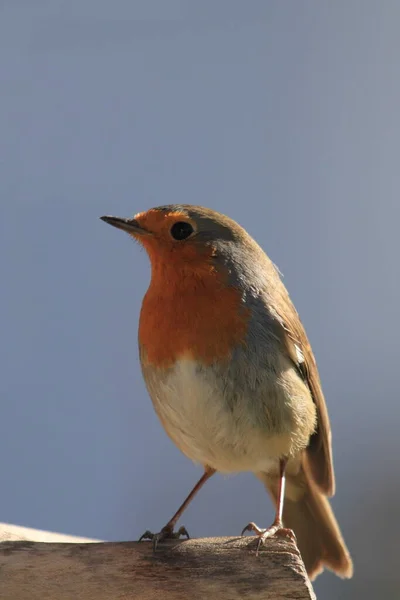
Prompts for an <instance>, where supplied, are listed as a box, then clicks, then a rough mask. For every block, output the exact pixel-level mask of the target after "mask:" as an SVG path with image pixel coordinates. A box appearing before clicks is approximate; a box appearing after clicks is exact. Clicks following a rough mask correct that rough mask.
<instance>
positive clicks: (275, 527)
mask: <svg viewBox="0 0 400 600" xmlns="http://www.w3.org/2000/svg"><path fill="white" fill-rule="evenodd" d="M286 463H287V459H286V458H281V459H280V461H279V488H278V502H277V505H276V512H275V519H274V522H273V523H272V525H271V527H268V529H260V528H259V527H257V525H256V524H255V523H249V524H248V525H246V527H245V528H244V529H243V531H242V535H243V534H244V533H245V531H254V532H255V534H256V535H257V536H258V544H257V554H258V551H259V549H260V546H261V544H264V543H265V540H266V539H267V538H269V537H271V536H273V535H282V536H286V537H290V538H291V539H292V540H294V541H296V536H295V535H294V532H293V531H292V530H291V529H286V528H285V527H284V526H283V522H282V514H283V503H284V500H285V483H286V480H285V467H286Z"/></svg>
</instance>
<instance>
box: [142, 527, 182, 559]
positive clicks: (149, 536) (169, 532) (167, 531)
mask: <svg viewBox="0 0 400 600" xmlns="http://www.w3.org/2000/svg"><path fill="white" fill-rule="evenodd" d="M181 536H185V537H186V538H187V539H189V538H190V535H189V534H188V532H187V529H186V527H179V529H178V531H174V529H173V527H170V526H168V525H166V526H165V527H163V528H162V529H161V531H160V532H159V533H152V532H151V531H149V530H147V531H145V532H144V534H143V535H141V536H140V538H139V540H138V541H139V542H141V541H142V540H151V541H152V542H153V550H154V552H155V551H156V550H157V546H158V544H159V543H160V542H163V541H164V540H179V538H180V537H181Z"/></svg>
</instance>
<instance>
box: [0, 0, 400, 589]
mask: <svg viewBox="0 0 400 600" xmlns="http://www.w3.org/2000/svg"><path fill="white" fill-rule="evenodd" d="M399 29H400V4H399V3H398V2H397V1H396V0H393V1H390V0H382V1H378V0H376V1H372V0H371V1H369V0H359V1H356V0H338V1H336V2H329V1H317V0H314V1H309V0H301V1H300V0H291V1H288V0H246V1H245V0H241V1H239V0H202V1H201V2H200V1H194V0H142V1H139V0H126V1H122V0H113V1H112V2H111V1H108V2H107V1H105V0H74V1H68V2H67V1H60V0H48V1H44V0H35V1H34V2H33V1H28V0H25V1H23V0H8V1H7V0H6V1H3V2H2V3H1V6H0V90H1V92H0V203H1V216H0V270H1V283H2V285H1V295H0V335H1V346H0V351H1V356H0V393H1V420H0V456H1V482H2V485H1V494H0V521H6V522H10V523H14V524H18V525H25V526H29V527H35V528H41V529H47V530H52V531H59V532H63V533H68V534H76V535H80V536H90V537H96V538H100V539H105V540H121V539H124V540H127V539H135V538H137V537H139V536H140V534H141V533H142V532H143V531H144V530H145V529H147V528H150V529H153V530H155V531H157V530H158V529H159V528H160V527H162V526H163V525H164V524H165V522H166V521H167V519H168V518H169V517H170V516H171V515H172V513H173V512H174V511H175V509H176V508H177V506H178V505H179V504H180V502H181V501H182V499H183V497H184V496H185V495H186V493H187V492H188V491H189V489H190V488H191V487H192V485H193V484H194V482H195V481H196V480H197V478H198V477H199V476H200V474H201V470H200V469H199V467H196V466H194V465H193V464H191V462H190V461H189V460H187V459H186V458H185V457H184V456H182V455H181V454H180V453H179V451H178V450H177V449H176V448H175V447H174V446H173V444H172V442H170V440H169V439H168V438H167V436H166V434H165V433H164V432H163V430H162V428H161V425H160V424H159V422H158V420H157V418H156V416H155V414H154V413H153V409H152V405H151V402H150V400H149V398H148V397H147V394H146V392H145V389H144V385H143V382H142V379H141V374H140V369H139V362H138V352H137V345H136V336H137V321H138V313H139V309H140V304H141V299H142V296H143V294H144V292H145V290H146V286H147V284H148V280H149V265H148V261H147V257H146V255H145V253H144V252H142V251H140V250H139V248H138V246H137V245H134V244H132V243H131V242H130V241H129V238H128V236H126V235H123V234H122V233H121V232H118V231H117V230H113V229H112V228H111V227H109V226H107V225H105V224H104V223H102V222H101V221H100V220H99V218H98V217H99V216H100V215H102V214H114V215H119V216H130V215H132V214H133V213H135V212H138V211H140V210H144V209H146V208H150V207H151V206H154V205H159V204H165V203H173V202H185V203H192V204H203V205H206V206H210V207H212V208H214V209H216V210H219V211H221V212H225V213H227V214H229V215H230V216H231V217H233V218H235V219H236V220H237V221H239V222H240V223H241V224H242V225H243V226H244V227H245V228H247V229H248V231H249V232H250V233H251V234H252V235H253V236H254V237H255V238H256V239H257V241H258V242H259V243H260V244H261V245H262V246H263V247H264V248H265V250H266V251H267V252H268V253H269V255H270V256H271V258H272V259H273V260H274V262H275V263H277V264H278V266H279V268H280V270H281V271H282V272H283V274H284V281H285V283H286V285H287V287H288V288H289V290H290V292H291V296H292V298H293V300H294V301H295V304H296V306H297V308H298V310H299V312H300V314H301V317H302V320H303V322H304V324H305V326H306V329H307V331H308V334H309V337H310V339H311V342H312V344H313V348H314V351H315V354H316V357H317V360H318V364H319V368H320V374H321V377H322V382H323V387H324V390H325V394H326V398H327V402H328V407H329V411H330V415H331V420H332V426H333V436H334V456H335V467H336V476H337V495H336V497H335V498H334V500H333V505H334V508H335V511H336V513H337V516H338V519H339V521H340V524H341V526H342V528H343V531H344V534H345V537H346V540H347V541H348V544H349V547H350V549H351V551H352V553H353V556H354V561H355V578H354V580H352V581H351V582H341V581H340V580H339V579H337V578H335V577H333V576H331V575H329V574H325V575H323V576H322V577H320V578H319V579H318V582H317V585H316V590H317V592H319V593H320V596H321V598H322V597H323V598H324V599H325V600H331V599H334V598H338V597H340V598H343V599H350V598H360V597H363V598H376V597H381V598H385V599H386V598H387V599H389V598H395V597H396V590H397V593H398V591H399V589H400V579H399V570H398V536H399V533H400V530H399V525H398V498H399V494H400V481H399V479H400V475H399V472H400V469H399V462H398V455H399V450H400V443H399V437H398V429H399V419H400V408H399V407H400V404H399V403H400V399H399V392H398V389H399V384H398V381H399V372H400V368H399V364H398V356H399V334H400V331H399V329H400V327H399V318H398V310H399V306H400V284H399V268H398V260H399V218H400V204H399V190H400V160H399V157H400V147H399V146H400V142H399V140H400V117H399V107H400V66H399V65H400V60H399V52H400V38H399ZM272 516H273V511H272V505H271V502H270V500H269V498H268V497H267V495H266V493H265V492H264V490H263V488H262V486H261V485H260V483H259V482H258V481H257V480H256V479H255V478H254V477H253V476H251V475H250V474H241V475H238V476H232V477H225V478H224V477H221V476H217V477H215V478H213V479H212V480H211V481H210V482H209V483H208V484H207V486H206V487H205V488H204V490H203V491H202V492H201V493H200V495H199V496H198V498H197V499H196V500H195V501H194V502H193V504H192V505H191V507H190V508H189V509H188V511H187V513H186V514H185V517H184V519H183V520H182V524H185V525H186V526H187V528H188V529H189V531H190V533H191V535H192V536H206V535H219V534H221V535H236V534H238V533H239V532H240V530H241V529H242V527H243V526H244V525H245V524H246V523H247V522H248V521H249V520H255V521H256V522H257V523H259V524H260V525H264V526H267V525H269V523H270V521H271V519H272Z"/></svg>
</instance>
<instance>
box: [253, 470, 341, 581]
mask: <svg viewBox="0 0 400 600" xmlns="http://www.w3.org/2000/svg"><path fill="white" fill-rule="evenodd" d="M259 477H260V479H262V481H263V483H264V485H265V486H266V488H267V490H268V491H269V493H270V495H271V496H272V499H273V501H274V503H275V505H276V503H277V490H278V480H277V478H276V477H270V476H269V475H267V474H266V473H263V474H262V475H261V474H260V475H259ZM283 523H284V526H285V527H288V528H289V529H292V530H293V531H294V532H295V534H296V538H297V543H298V547H299V550H300V553H301V556H302V559H303V561H304V564H305V567H306V570H307V573H308V575H309V577H310V579H311V580H313V579H315V577H316V576H317V575H318V574H319V573H321V572H322V571H323V570H324V568H325V567H326V568H328V569H330V570H331V571H333V572H334V573H336V574H337V575H339V576H340V577H351V576H352V575H353V563H352V560H351V558H350V554H349V551H348V549H347V547H346V544H345V542H344V540H343V537H342V534H341V532H340V529H339V525H338V523H337V521H336V518H335V515H334V514H333V511H332V508H331V506H330V503H329V500H328V499H327V498H326V497H325V496H324V495H323V494H322V493H321V492H320V491H319V490H318V488H317V487H316V485H315V484H313V482H312V480H311V479H310V477H309V476H308V475H307V473H306V472H305V471H304V470H303V469H301V470H300V472H299V473H298V474H297V475H289V476H287V479H286V494H285V503H284V508H283Z"/></svg>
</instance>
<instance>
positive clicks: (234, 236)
mask: <svg viewBox="0 0 400 600" xmlns="http://www.w3.org/2000/svg"><path fill="white" fill-rule="evenodd" d="M101 218H102V220H103V221H105V222H106V223H109V224H110V225H113V226H114V227H118V228H119V229H122V230H123V231H126V232H127V233H129V234H130V235H131V236H132V237H133V238H134V239H136V240H137V241H138V242H140V243H141V244H142V245H143V246H144V248H145V249H146V251H147V253H148V255H149V257H150V260H151V263H152V265H153V266H158V265H165V266H168V265H171V264H173V265H174V266H175V267H177V266H182V268H183V267H184V266H186V267H189V268H190V269H192V270H197V269H200V268H203V267H206V266H207V265H208V268H209V266H210V264H212V263H213V262H214V260H213V259H217V258H218V256H219V255H221V254H226V253H229V252H231V251H232V249H233V248H234V247H238V246H243V245H244V246H248V245H249V244H250V245H251V243H254V242H253V241H252V239H251V238H250V236H249V235H248V234H247V233H246V232H245V230H244V229H243V228H242V227H240V225H238V224H237V223H235V221H233V220H232V219H229V218H228V217H226V216H224V215H221V214H219V213H217V212H215V211H213V210H211V209H208V208H203V207H201V206H191V205H188V204H179V205H176V204H173V205H167V206H159V207H157V208H152V209H150V210H148V211H146V212H141V213H138V214H137V215H135V216H134V217H133V219H122V218H119V217H108V216H104V217H101Z"/></svg>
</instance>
